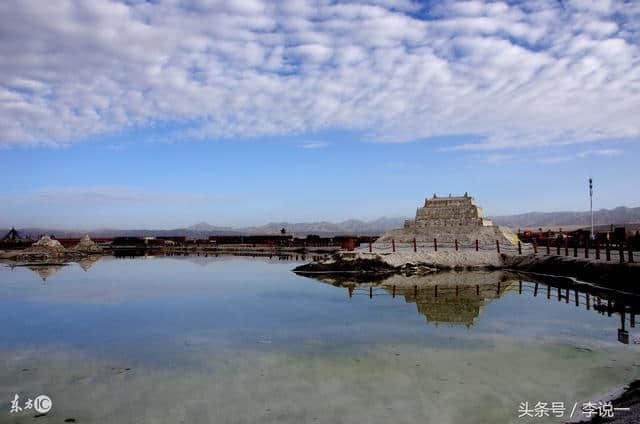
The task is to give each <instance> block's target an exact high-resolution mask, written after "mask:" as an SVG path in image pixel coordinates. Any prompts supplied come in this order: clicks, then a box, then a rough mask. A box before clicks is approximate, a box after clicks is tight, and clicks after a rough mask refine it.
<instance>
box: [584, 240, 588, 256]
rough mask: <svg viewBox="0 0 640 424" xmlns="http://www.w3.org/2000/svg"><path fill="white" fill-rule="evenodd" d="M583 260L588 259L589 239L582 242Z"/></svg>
mask: <svg viewBox="0 0 640 424" xmlns="http://www.w3.org/2000/svg"><path fill="white" fill-rule="evenodd" d="M584 258H585V259H589V239H587V241H585V242H584Z"/></svg>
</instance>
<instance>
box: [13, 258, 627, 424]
mask: <svg viewBox="0 0 640 424" xmlns="http://www.w3.org/2000/svg"><path fill="white" fill-rule="evenodd" d="M301 263H302V262H301V261H295V260H281V259H280V258H277V257H274V258H271V259H269V258H246V257H234V256H220V257H206V258H205V257H203V256H200V257H198V256H190V257H157V258H134V259H116V258H102V259H100V260H98V261H96V262H93V263H92V262H91V261H87V262H84V263H82V264H75V263H74V264H70V265H68V266H64V267H52V268H46V267H45V268H42V267H41V268H33V269H30V268H28V267H14V268H9V267H7V266H0V319H1V321H0V322H1V324H2V327H1V330H0V331H1V336H0V406H1V407H2V409H1V410H0V422H7V423H31V422H34V423H62V422H65V420H66V422H78V423H358V424H360V423H438V424H447V423H492V424H495V423H527V422H533V423H544V422H561V421H563V420H566V419H567V418H568V416H569V414H570V413H571V410H572V409H573V407H574V405H575V404H576V403H578V409H580V408H581V405H582V403H583V402H586V401H589V400H597V399H598V398H599V397H601V396H602V395H604V394H606V393H608V392H610V391H612V390H614V389H616V388H617V387H620V386H622V385H624V384H626V383H628V382H630V381H631V380H633V379H634V378H638V377H639V376H640V345H638V344H634V340H636V341H637V340H638V339H639V337H640V332H639V331H638V330H637V328H636V327H635V326H633V327H632V324H635V322H634V321H635V317H632V316H631V315H630V314H629V313H625V314H624V315H623V316H622V317H621V314H620V313H618V312H616V308H617V307H618V306H619V300H618V301H617V302H616V303H613V302H610V301H609V300H608V299H606V298H605V297H602V298H599V297H596V296H594V295H592V296H591V297H589V296H588V294H587V293H584V292H575V291H574V290H569V291H567V290H565V289H564V288H557V287H555V286H553V285H547V284H545V283H542V282H539V283H536V281H533V280H527V279H525V280H522V277H519V278H520V279H519V278H514V277H513V276H509V275H506V274H502V273H496V272H494V273H464V274H453V273H447V275H444V274H443V275H441V276H438V277H413V278H412V277H399V276H398V277H393V278H392V279H390V280H387V281H386V282H382V283H380V282H378V283H356V282H350V281H348V280H346V281H344V280H343V281H335V280H331V279H324V280H320V279H312V278H307V277H303V276H299V275H296V274H294V273H293V272H291V269H293V268H294V267H295V266H297V265H299V264H301ZM576 296H577V300H576ZM587 297H589V299H588V300H587ZM587 302H589V303H588V304H587ZM632 303H633V301H632V300H630V301H629V304H632ZM598 304H599V305H600V307H599V309H598ZM587 305H588V306H589V308H587ZM606 306H609V311H608V312H607V311H606ZM594 308H596V310H594ZM612 309H613V312H612ZM636 311H637V309H636ZM625 334H626V339H625ZM627 342H628V343H627ZM40 394H45V395H47V396H49V397H50V398H51V400H52V404H53V407H52V409H51V410H50V411H49V412H48V413H46V414H45V415H43V416H38V415H39V414H38V412H36V411H35V410H33V409H26V408H24V406H25V402H26V401H27V400H28V399H29V398H31V399H33V398H35V397H36V396H38V395H40ZM16 395H18V399H19V405H20V406H21V407H23V409H22V411H17V412H13V413H12V412H11V411H10V409H11V406H12V405H11V401H12V400H14V399H15V396H16ZM523 402H527V403H528V404H529V407H530V408H533V406H534V405H535V404H536V403H537V402H547V403H548V404H549V405H550V404H551V402H563V405H564V407H565V408H566V411H564V412H563V417H562V418H560V417H553V414H550V416H548V417H547V416H543V417H534V418H530V417H523V418H519V417H518V416H519V415H520V414H521V413H522V403H523ZM556 412H558V411H556ZM578 414H579V411H578V412H576V414H575V415H574V418H575V417H577V416H578Z"/></svg>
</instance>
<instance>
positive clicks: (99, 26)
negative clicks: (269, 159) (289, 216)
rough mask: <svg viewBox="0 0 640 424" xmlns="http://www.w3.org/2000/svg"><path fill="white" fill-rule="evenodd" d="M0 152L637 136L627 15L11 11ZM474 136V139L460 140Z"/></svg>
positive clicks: (151, 6)
mask: <svg viewBox="0 0 640 424" xmlns="http://www.w3.org/2000/svg"><path fill="white" fill-rule="evenodd" d="M0 16H2V25H0V58H2V60H0V146H2V147H6V146H12V145H29V144H32V145H33V144H35V145H51V146H56V145H65V144H69V143H74V142H79V141H81V140H83V139H86V138H88V137H91V136H95V135H100V134H105V133H109V132H117V131H121V130H126V129H130V128H142V129H144V128H146V127H152V126H153V125H155V124H156V123H158V122H160V123H162V122H179V123H180V124H181V125H180V128H181V129H180V130H179V131H176V132H174V133H172V134H171V135H170V136H169V137H170V138H172V139H176V140H182V139H217V138H234V137H251V136H260V135H279V134H297V133H304V132H311V131H316V130H323V129H330V128H341V129H346V130H356V131H360V132H362V133H363V134H364V136H363V139H366V140H371V141H378V142H405V141H412V140H419V139H426V138H429V137H434V136H442V135H452V134H470V135H472V141H471V142H469V143H465V144H461V145H456V146H450V147H451V148H452V149H454V150H499V149H505V148H513V147H529V146H547V145H564V144H571V143H579V142H588V141H599V140H610V139H617V140H619V139H631V140H637V139H638V138H640V121H639V120H638V119H637V117H638V116H640V50H639V47H638V46H639V45H640V4H638V3H637V2H626V1H618V2H614V1H598V2H589V1H584V0H581V1H578V0H574V1H569V2H566V3H563V4H559V3H557V2H555V1H545V0H542V1H537V2H531V3H524V4H507V3H502V2H490V3H485V2H479V1H467V2H450V1H445V2H434V3H433V5H431V6H430V5H424V4H422V3H414V2H410V1H404V2H398V3H396V2H393V6H391V2H385V1H379V2H374V3H370V4H363V3H359V2H356V1H351V2H339V3H335V2H329V1H313V2H311V1H309V2H303V1H282V2H275V3H274V2H261V1H259V0H252V1H243V2H226V1H220V0H183V1H178V0H160V1H156V2H142V1H127V2H119V1H111V0H87V1H73V0H60V1H58V2H42V1H39V0H9V1H5V2H2V4H0ZM474 140H475V141H474Z"/></svg>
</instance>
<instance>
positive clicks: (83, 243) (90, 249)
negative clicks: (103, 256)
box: [74, 234, 102, 253]
mask: <svg viewBox="0 0 640 424" xmlns="http://www.w3.org/2000/svg"><path fill="white" fill-rule="evenodd" d="M74 250H76V251H78V252H83V253H102V248H101V247H100V246H98V245H97V244H96V243H95V242H94V241H93V240H91V238H90V237H89V235H88V234H85V235H84V236H83V237H82V238H81V239H80V242H79V243H78V244H77V245H76V247H74Z"/></svg>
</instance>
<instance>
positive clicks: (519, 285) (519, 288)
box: [518, 280, 522, 294]
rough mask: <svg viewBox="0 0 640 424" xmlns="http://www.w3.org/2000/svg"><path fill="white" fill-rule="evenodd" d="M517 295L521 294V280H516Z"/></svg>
mask: <svg viewBox="0 0 640 424" xmlns="http://www.w3.org/2000/svg"><path fill="white" fill-rule="evenodd" d="M518 294H522V280H518Z"/></svg>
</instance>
